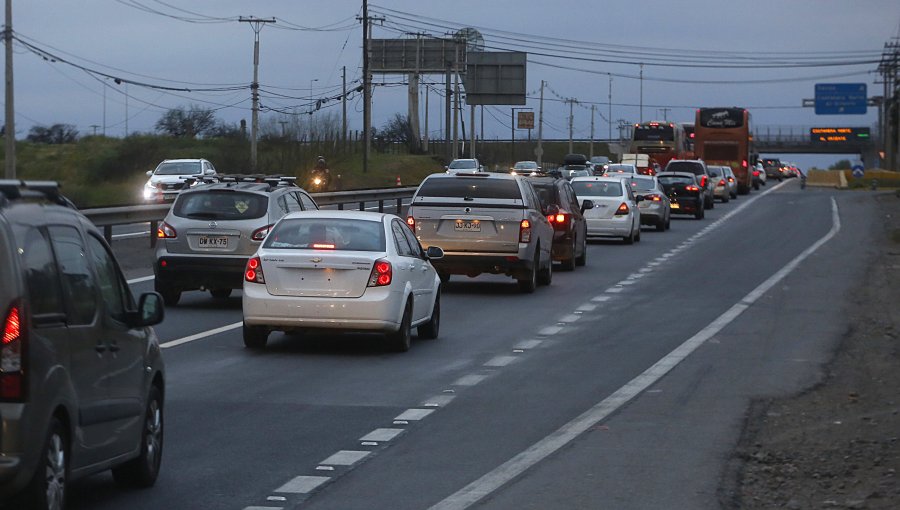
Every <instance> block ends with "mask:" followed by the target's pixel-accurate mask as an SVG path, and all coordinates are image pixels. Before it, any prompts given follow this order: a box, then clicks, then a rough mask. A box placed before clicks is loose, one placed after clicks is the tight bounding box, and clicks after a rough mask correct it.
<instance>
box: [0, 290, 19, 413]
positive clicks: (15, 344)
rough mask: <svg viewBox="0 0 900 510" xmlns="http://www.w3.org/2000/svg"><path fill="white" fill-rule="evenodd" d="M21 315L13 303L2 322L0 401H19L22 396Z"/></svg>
mask: <svg viewBox="0 0 900 510" xmlns="http://www.w3.org/2000/svg"><path fill="white" fill-rule="evenodd" d="M23 343H24V338H23V335H22V313H21V308H20V307H19V306H18V305H17V304H15V303H13V305H12V306H10V307H9V310H8V311H7V312H6V316H5V317H4V321H3V340H2V343H0V399H21V398H22V397H23V396H24V387H25V385H24V379H25V375H24V373H23V371H22V344H23Z"/></svg>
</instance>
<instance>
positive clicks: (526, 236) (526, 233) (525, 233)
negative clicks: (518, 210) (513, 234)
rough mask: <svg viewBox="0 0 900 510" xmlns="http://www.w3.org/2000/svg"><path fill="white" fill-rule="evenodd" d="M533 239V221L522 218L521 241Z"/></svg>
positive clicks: (525, 241)
mask: <svg viewBox="0 0 900 510" xmlns="http://www.w3.org/2000/svg"><path fill="white" fill-rule="evenodd" d="M530 241H531V222H530V221H528V220H522V222H521V223H519V242H520V243H527V242H530Z"/></svg>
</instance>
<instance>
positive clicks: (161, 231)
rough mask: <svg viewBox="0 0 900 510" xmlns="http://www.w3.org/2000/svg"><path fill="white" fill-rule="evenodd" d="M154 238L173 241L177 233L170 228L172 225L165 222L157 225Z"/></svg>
mask: <svg viewBox="0 0 900 510" xmlns="http://www.w3.org/2000/svg"><path fill="white" fill-rule="evenodd" d="M156 237H157V238H159V239H174V238H176V237H178V232H176V231H175V229H174V228H172V225H169V224H168V223H166V222H165V221H164V222H162V223H160V224H159V227H158V228H157V229H156Z"/></svg>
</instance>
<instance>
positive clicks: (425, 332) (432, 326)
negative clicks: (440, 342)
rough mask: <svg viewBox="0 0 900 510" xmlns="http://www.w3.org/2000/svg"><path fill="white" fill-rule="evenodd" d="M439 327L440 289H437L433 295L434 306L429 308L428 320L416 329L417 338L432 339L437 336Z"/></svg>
mask: <svg viewBox="0 0 900 510" xmlns="http://www.w3.org/2000/svg"><path fill="white" fill-rule="evenodd" d="M440 328H441V289H438V291H437V295H436V296H435V297H434V307H433V308H432V309H431V318H430V319H428V322H426V323H425V324H422V325H421V326H419V327H418V328H417V329H416V333H418V334H419V338H425V339H428V340H434V339H435V338H437V337H438V331H439V330H440Z"/></svg>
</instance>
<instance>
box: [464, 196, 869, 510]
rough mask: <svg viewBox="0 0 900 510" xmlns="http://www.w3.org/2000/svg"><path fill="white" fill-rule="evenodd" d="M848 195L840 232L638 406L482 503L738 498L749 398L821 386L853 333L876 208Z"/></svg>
mask: <svg viewBox="0 0 900 510" xmlns="http://www.w3.org/2000/svg"><path fill="white" fill-rule="evenodd" d="M829 194H830V193H829ZM841 195H842V196H839V197H838V198H839V203H840V209H841V222H842V229H841V232H840V233H839V234H838V235H837V236H836V237H835V238H834V239H832V240H831V241H829V243H827V244H825V245H824V246H823V247H822V248H821V249H820V251H818V252H817V253H815V254H813V255H811V256H810V257H809V258H808V259H806V261H805V262H804V263H802V264H801V265H800V266H799V267H798V268H797V270H796V272H794V273H793V274H790V275H788V276H787V277H786V278H785V279H784V280H783V281H782V282H781V283H780V284H779V285H776V286H775V287H773V288H772V289H771V290H770V291H769V292H768V293H767V294H765V295H764V296H763V297H762V298H761V299H760V300H759V301H757V302H756V303H755V304H754V305H753V306H751V307H750V308H749V309H747V310H746V311H745V312H744V313H743V314H742V315H740V316H739V317H738V318H737V319H736V320H735V321H734V322H733V323H732V324H730V325H729V326H727V327H726V328H725V329H723V330H722V331H721V332H720V333H719V334H717V335H716V336H715V337H713V338H712V339H711V340H710V341H709V342H707V344H705V345H704V346H703V347H701V348H700V349H698V350H697V352H696V353H695V354H694V355H693V356H692V357H690V358H688V359H687V360H686V361H685V362H683V363H682V364H681V365H679V366H678V367H676V368H675V369H674V370H673V371H672V372H671V373H670V374H669V375H668V376H666V377H665V378H664V379H662V380H661V381H660V382H659V383H657V384H656V385H655V386H654V387H653V388H652V389H651V390H650V391H648V392H646V393H644V394H642V395H641V396H639V397H638V398H637V399H635V401H633V402H632V403H631V404H630V405H629V406H628V407H627V408H625V409H623V410H622V411H621V412H619V413H618V414H616V415H614V416H613V417H611V418H610V419H609V420H607V421H605V422H604V423H603V424H602V425H600V426H598V427H597V428H595V429H594V430H592V431H590V432H588V433H585V434H583V435H582V436H580V437H579V438H578V439H577V440H576V441H573V442H572V443H571V444H570V445H569V447H568V448H566V449H565V450H564V451H562V452H560V454H559V455H556V456H553V457H550V458H549V459H548V460H547V461H545V462H543V463H541V464H540V465H539V466H537V467H535V468H534V469H532V470H531V471H529V472H528V473H526V474H525V475H523V476H522V477H521V478H519V479H517V480H516V481H515V482H514V483H512V484H510V485H509V486H508V487H505V488H504V490H503V491H501V492H500V493H498V494H495V495H494V496H493V497H492V498H491V499H490V500H487V501H485V502H484V503H483V504H479V505H476V507H477V508H485V509H490V508H548V507H587V506H590V507H594V508H622V509H630V508H635V509H638V508H640V509H643V508H721V507H722V505H723V504H724V505H726V506H728V505H733V504H734V503H735V501H734V500H733V499H732V498H733V492H732V487H731V485H730V483H729V480H732V479H733V477H734V476H735V469H737V467H738V465H739V463H740V460H739V459H735V458H733V457H731V454H732V450H733V448H734V446H735V445H736V444H737V441H738V439H739V438H740V435H741V433H742V430H743V426H744V418H745V415H746V413H747V410H748V408H749V404H750V402H751V401H752V400H754V399H760V398H772V397H776V398H777V397H781V396H785V395H790V394H795V393H797V392H799V391H802V390H804V389H806V388H808V387H810V386H812V385H813V384H815V383H817V382H818V381H819V380H820V379H821V377H822V376H823V371H822V367H823V366H825V365H826V364H827V363H828V361H829V360H830V359H831V356H832V354H833V351H834V349H835V348H837V345H838V344H839V342H840V339H841V337H842V335H843V334H844V333H845V331H846V327H847V321H846V320H845V319H844V317H846V316H847V309H848V307H849V306H852V304H851V303H850V302H849V300H848V299H847V296H850V295H851V292H852V289H853V288H854V287H855V286H856V285H857V282H859V281H861V279H860V275H861V274H862V272H863V271H864V268H865V266H866V263H867V261H868V260H869V259H870V256H871V254H870V253H868V252H867V251H866V250H860V249H857V247H859V246H865V245H867V244H868V243H869V242H870V241H871V239H872V229H871V227H870V225H871V223H870V219H871V212H872V207H871V204H867V203H865V201H860V200H857V197H853V196H850V195H847V194H841ZM723 480H724V483H723ZM548 487H552V488H550V489H549V490H547V491H546V492H544V491H541V490H538V489H540V488H543V489H547V488H548ZM582 502H589V503H590V504H589V505H582V504H581V503H582Z"/></svg>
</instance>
